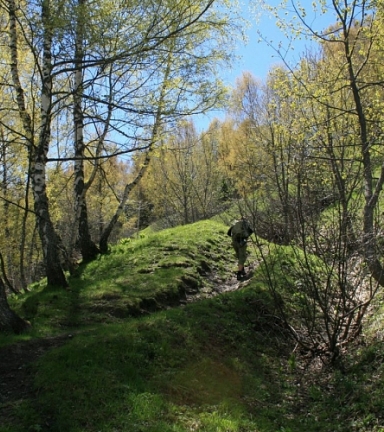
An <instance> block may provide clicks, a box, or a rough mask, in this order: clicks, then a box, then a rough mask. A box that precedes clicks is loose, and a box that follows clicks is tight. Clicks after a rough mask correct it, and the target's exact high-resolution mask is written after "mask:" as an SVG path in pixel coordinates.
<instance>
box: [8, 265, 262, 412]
mask: <svg viewBox="0 0 384 432" xmlns="http://www.w3.org/2000/svg"><path fill="white" fill-rule="evenodd" d="M257 265H258V262H257V261H255V262H251V263H249V266H248V267H247V268H246V270H247V275H246V277H245V278H244V280H243V281H238V280H237V279H236V273H234V274H233V276H232V277H231V278H229V279H228V280H223V279H221V278H220V277H218V275H217V274H215V273H212V274H210V275H209V276H208V279H209V281H210V283H211V287H210V288H209V289H208V290H205V289H202V290H201V291H200V292H198V293H196V294H191V295H188V298H187V302H188V303H190V302H194V301H198V300H201V299H204V298H209V297H214V296H216V295H219V294H222V293H225V292H230V291H235V290H237V289H241V288H242V287H244V286H246V285H247V284H248V283H249V281H250V279H251V277H252V275H253V272H254V269H255V268H256V267H257ZM70 337H71V336H70V335H68V334H66V335H60V336H56V337H46V338H39V339H34V340H31V341H25V342H18V343H15V344H12V345H8V346H5V347H1V348H0V419H3V420H5V419H6V418H8V419H9V417H10V416H11V413H12V412H13V409H12V407H14V406H15V405H18V404H20V403H22V402H23V400H26V399H34V396H35V393H36V389H35V388H34V385H33V381H34V376H35V373H36V371H35V369H34V367H33V365H34V363H35V362H36V361H37V360H38V359H39V358H40V357H41V356H42V355H44V354H45V353H46V352H47V351H49V350H51V349H54V348H57V347H59V346H61V345H63V344H64V343H65V342H66V341H67V340H68V338H70Z"/></svg>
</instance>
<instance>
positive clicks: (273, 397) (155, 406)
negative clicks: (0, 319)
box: [0, 221, 384, 432]
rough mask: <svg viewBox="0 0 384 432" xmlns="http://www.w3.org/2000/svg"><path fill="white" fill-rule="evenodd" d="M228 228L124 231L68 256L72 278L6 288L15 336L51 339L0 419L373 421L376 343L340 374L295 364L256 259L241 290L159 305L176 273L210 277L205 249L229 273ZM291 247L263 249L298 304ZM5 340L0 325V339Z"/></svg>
mask: <svg viewBox="0 0 384 432" xmlns="http://www.w3.org/2000/svg"><path fill="white" fill-rule="evenodd" d="M226 229H227V227H226V226H225V225H223V224H221V223H219V222H214V221H204V222H200V223H196V224H192V225H186V226H182V227H178V228H175V229H169V230H164V231H161V232H158V233H153V234H150V233H148V234H147V235H145V236H143V237H142V238H139V239H130V240H125V241H122V242H121V243H120V244H119V245H116V246H115V247H113V248H112V249H111V252H110V254H109V255H106V256H102V257H100V258H99V260H97V261H95V262H93V263H90V264H88V265H87V266H84V267H81V268H79V270H78V273H77V275H76V276H74V277H73V278H71V279H70V282H71V284H70V288H69V290H62V289H61V290H59V289H52V288H50V289H48V288H47V287H46V286H45V284H44V283H41V284H40V285H36V286H34V287H33V291H32V292H30V293H26V294H24V295H23V296H20V297H19V298H18V300H17V302H16V300H15V299H14V300H13V301H14V304H13V307H15V308H17V307H19V310H18V311H19V313H20V314H23V311H24V313H25V314H28V317H29V318H30V320H32V322H33V324H34V329H33V330H32V331H31V333H29V334H28V335H26V336H25V335H24V336H22V338H23V339H24V340H26V339H27V338H30V339H34V340H35V339H36V336H48V335H49V336H50V337H51V338H52V340H56V342H57V346H56V347H55V348H54V349H51V350H50V351H48V352H47V353H45V354H44V355H43V356H41V357H40V359H39V360H38V362H37V363H34V364H33V365H32V366H29V367H30V368H31V371H33V376H34V388H35V390H36V396H34V397H33V398H28V397H26V398H24V399H23V400H20V401H18V403H14V404H13V405H11V406H9V405H8V406H7V407H6V409H7V410H8V412H11V413H12V415H11V416H7V417H6V421H5V422H2V424H1V425H0V432H11V431H12V432H24V431H26V430H30V431H40V430H42V431H44V430H50V431H66V432H77V431H78V432H80V431H81V432H88V431H89V432H91V431H92V432H93V431H103V432H112V431H116V430H127V431H133V432H140V431H153V432H155V431H156V432H160V431H161V432H168V431H169V432H187V431H193V430H195V431H205V432H217V431H221V432H228V431H236V432H238V431H243V432H250V431H262V432H269V431H270V432H275V431H283V430H285V431H288V430H290V431H298V432H300V431H302V432H307V431H308V430H310V431H319V432H321V431H324V430H335V431H343V432H344V431H345V432H346V431H351V430H360V431H365V430H366V431H368V430H370V431H373V430H376V431H378V430H379V429H377V428H376V429H374V428H375V424H379V422H380V420H382V418H381V414H380V413H381V412H382V410H383V408H384V407H383V404H382V400H383V397H382V396H383V395H384V387H383V385H382V382H383V381H382V380H381V379H380V378H381V377H382V376H383V370H382V355H381V351H380V347H379V345H377V346H375V345H373V346H371V347H370V348H365V347H364V346H362V347H361V348H360V349H359V350H357V351H356V352H355V353H354V354H355V355H354V356H351V357H350V358H349V357H347V358H346V363H345V366H346V368H345V370H344V373H343V374H341V373H339V372H337V371H328V375H325V374H323V373H322V372H321V371H320V370H316V369H314V370H313V371H312V372H310V373H306V372H305V370H306V368H307V367H308V366H309V365H311V362H310V363H309V365H308V364H306V361H307V360H305V359H302V358H301V357H300V353H299V352H297V353H295V352H294V343H293V341H291V340H290V338H289V336H288V333H287V332H286V329H285V328H284V326H282V325H281V324H280V323H279V321H277V320H276V314H275V302H274V300H273V299H272V298H271V295H270V291H268V290H267V289H266V285H265V282H264V279H263V278H264V276H263V275H264V269H263V266H259V267H258V268H257V269H255V273H254V276H253V279H252V280H251V281H250V283H249V284H248V285H247V286H246V287H244V288H243V289H241V290H238V291H234V292H232V293H227V294H222V295H220V296H217V297H214V298H211V299H205V300H201V301H199V302H195V303H191V304H187V305H185V306H182V307H180V306H179V307H173V308H169V307H167V308H166V310H156V309H160V307H161V304H160V303H161V301H162V300H163V301H164V296H167V301H164V303H163V306H165V305H166V303H167V304H168V305H169V298H172V296H173V295H175V292H176V293H177V291H178V290H179V288H180V284H181V281H182V280H183V276H185V275H189V276H190V277H193V278H195V280H196V281H197V284H198V286H200V287H203V286H204V285H205V284H207V283H208V281H207V280H205V278H203V277H202V276H201V275H200V274H199V272H200V273H201V266H202V262H204V263H205V265H204V269H207V268H208V267H209V268H210V269H211V270H212V271H214V272H222V274H223V276H225V275H226V276H229V275H230V273H231V269H230V268H231V267H232V265H233V264H234V263H235V261H234V257H233V255H232V252H231V250H230V240H229V238H228V237H227V236H226V235H225V232H226ZM289 250H290V249H289V248H284V249H282V248H280V247H277V246H274V247H272V246H271V247H270V248H269V251H270V253H271V255H274V256H275V257H276V256H277V257H278V256H280V257H281V260H280V261H277V259H276V258H275V259H274V260H273V262H279V263H280V264H281V265H280V268H281V272H279V271H276V272H275V277H276V284H277V287H278V290H279V293H280V294H281V296H282V297H284V302H285V303H286V304H287V311H290V310H291V311H292V312H291V313H294V314H295V313H296V312H295V311H296V310H297V307H298V303H297V299H296V298H295V297H294V296H292V298H290V296H289V295H288V294H289V293H291V294H292V292H291V291H290V289H291V288H289V289H288V288H287V286H286V285H285V282H286V281H287V280H289V276H288V273H289V272H287V269H289V268H294V267H295V265H296V261H295V259H296V254H294V253H292V254H291V255H289ZM279 251H283V252H284V253H281V254H279ZM282 257H284V259H283V258H282ZM283 261H284V262H283ZM284 265H285V267H284ZM314 266H317V268H318V269H321V265H320V263H319V262H317V261H314ZM291 274H292V272H291ZM149 299H153V302H150V301H149ZM17 305H21V306H17ZM145 307H147V309H145ZM151 307H153V313H148V312H151V309H150V308H151ZM137 315H139V316H137ZM55 334H56V335H58V336H57V337H56V338H55V337H54V335H55ZM20 338H21V337H20ZM15 340H16V339H15V338H13V339H12V340H10V339H7V338H5V337H3V336H1V337H0V344H1V345H5V344H7V343H10V342H14V341H15ZM373 376H376V377H377V379H373ZM0 408H1V406H0ZM335 418H337V419H338V421H337V423H336V424H335V421H334V419H335Z"/></svg>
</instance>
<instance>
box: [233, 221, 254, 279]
mask: <svg viewBox="0 0 384 432" xmlns="http://www.w3.org/2000/svg"><path fill="white" fill-rule="evenodd" d="M252 233H253V230H252V228H251V227H250V225H249V222H248V221H247V219H246V218H245V217H242V218H241V219H240V220H238V221H236V222H235V223H234V224H233V225H232V226H231V227H230V228H229V230H228V232H227V235H229V236H230V237H231V238H232V246H233V249H234V250H235V253H236V258H237V262H238V268H237V274H236V276H237V280H241V279H242V278H243V277H244V276H245V270H244V264H245V260H246V258H247V239H248V237H249V236H250V235H251V234H252Z"/></svg>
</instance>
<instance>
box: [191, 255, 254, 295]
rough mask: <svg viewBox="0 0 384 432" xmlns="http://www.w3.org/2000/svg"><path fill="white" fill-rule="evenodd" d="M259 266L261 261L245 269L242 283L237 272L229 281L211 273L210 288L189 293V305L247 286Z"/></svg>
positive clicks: (208, 277)
mask: <svg viewBox="0 0 384 432" xmlns="http://www.w3.org/2000/svg"><path fill="white" fill-rule="evenodd" d="M259 264H260V261H257V260H256V261H253V262H251V263H249V264H248V265H247V266H246V267H245V270H246V276H245V278H244V280H242V281H238V280H237V278H236V273H235V272H234V273H233V275H232V276H231V277H230V278H229V279H223V278H221V277H220V276H219V275H218V274H217V273H215V272H212V273H210V274H209V275H207V279H208V281H209V282H210V283H209V285H210V286H207V287H205V288H201V289H200V290H199V292H196V293H195V292H194V293H188V294H187V296H186V300H187V303H192V302H194V301H197V300H202V299H204V298H212V297H216V296H217V295H220V294H223V293H226V292H231V291H236V290H238V289H241V288H243V287H245V286H247V285H248V284H249V283H250V281H251V279H252V276H253V274H254V271H255V269H256V268H257V267H258V265H259Z"/></svg>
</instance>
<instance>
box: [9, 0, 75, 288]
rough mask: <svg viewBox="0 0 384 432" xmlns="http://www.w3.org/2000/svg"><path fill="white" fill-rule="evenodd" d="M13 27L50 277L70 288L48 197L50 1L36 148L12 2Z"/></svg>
mask: <svg viewBox="0 0 384 432" xmlns="http://www.w3.org/2000/svg"><path fill="white" fill-rule="evenodd" d="M8 7H9V8H8V13H9V22H10V24H9V27H10V32H9V33H10V50H11V58H12V61H11V73H12V79H13V84H14V87H15V91H16V99H17V104H18V108H19V115H20V118H21V120H22V122H23V126H24V129H25V132H26V134H25V137H26V140H27V145H28V149H29V158H30V161H31V178H32V190H33V196H34V201H35V202H34V209H35V215H36V220H37V225H38V230H39V235H40V240H41V243H42V247H43V253H44V262H45V267H46V275H47V280H48V284H49V285H57V286H62V287H66V286H67V285H68V284H67V281H66V279H65V275H64V272H63V268H62V266H61V262H62V260H61V259H60V253H59V248H60V241H59V237H58V236H57V234H56V233H55V230H54V228H53V224H52V221H51V217H50V214H49V206H48V197H47V193H46V176H45V170H46V164H47V154H48V150H49V143H50V137H51V116H52V55H51V48H52V23H51V19H52V17H51V15H50V2H49V0H44V1H43V2H42V11H41V14H42V22H43V31H44V38H43V60H42V62H43V63H42V67H41V80H42V83H41V84H42V89H41V112H40V114H41V118H40V122H41V123H40V129H39V141H38V144H37V145H35V132H34V128H33V122H32V117H31V115H30V114H29V113H28V110H27V104H26V103H25V93H24V90H23V87H22V85H21V82H20V78H19V60H18V45H17V38H18V34H17V16H16V4H15V2H14V0H9V1H8Z"/></svg>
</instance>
